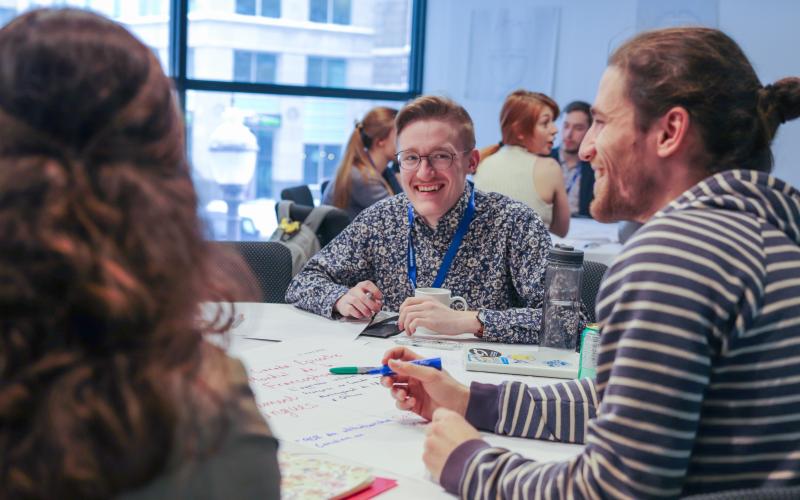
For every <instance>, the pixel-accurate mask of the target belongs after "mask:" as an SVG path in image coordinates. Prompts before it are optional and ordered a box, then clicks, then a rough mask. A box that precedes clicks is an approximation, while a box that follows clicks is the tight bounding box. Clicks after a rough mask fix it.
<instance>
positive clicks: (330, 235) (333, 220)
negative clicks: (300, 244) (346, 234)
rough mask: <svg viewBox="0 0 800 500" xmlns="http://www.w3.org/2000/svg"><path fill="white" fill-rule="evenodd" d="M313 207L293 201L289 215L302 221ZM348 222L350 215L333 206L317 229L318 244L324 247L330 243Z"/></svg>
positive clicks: (276, 210)
mask: <svg viewBox="0 0 800 500" xmlns="http://www.w3.org/2000/svg"><path fill="white" fill-rule="evenodd" d="M313 209H314V207H311V206H307V205H298V204H297V203H295V204H294V205H292V206H291V208H289V217H291V219H292V220H296V221H300V222H303V221H304V220H306V217H308V214H310V213H311V211H312V210H313ZM277 213H278V204H277V203H276V204H275V214H276V215H277ZM279 222H280V221H279ZM348 224H350V216H349V215H347V212H345V211H344V210H342V209H340V208H336V207H333V208H332V209H331V211H330V212H328V215H326V216H325V219H324V220H323V221H322V224H320V226H319V230H318V231H317V238H319V244H320V246H322V247H324V246H325V245H327V244H328V243H330V242H331V240H333V239H334V238H336V236H337V235H338V234H339V233H341V232H342V230H343V229H344V228H346V227H347V225H348Z"/></svg>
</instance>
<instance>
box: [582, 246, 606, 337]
mask: <svg viewBox="0 0 800 500" xmlns="http://www.w3.org/2000/svg"><path fill="white" fill-rule="evenodd" d="M606 269H608V266H607V265H605V264H602V263H600V262H594V261H591V260H584V261H583V286H582V289H581V300H582V301H583V305H584V306H586V310H587V311H588V313H589V321H590V322H592V323H594V322H595V321H597V318H596V317H595V314H594V306H595V303H596V302H597V292H598V290H600V283H602V281H603V276H604V275H605V274H606Z"/></svg>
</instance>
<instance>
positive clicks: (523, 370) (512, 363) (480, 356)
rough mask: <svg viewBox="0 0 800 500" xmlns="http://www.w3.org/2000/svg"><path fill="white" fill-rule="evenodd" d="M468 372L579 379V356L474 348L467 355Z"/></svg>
mask: <svg viewBox="0 0 800 500" xmlns="http://www.w3.org/2000/svg"><path fill="white" fill-rule="evenodd" d="M465 364H466V368H467V370H470V371H477V372H497V373H512V374H516V375H532V376H535V377H553V378H577V377H578V367H579V366H580V358H579V355H578V353H577V352H575V351H570V350H567V349H549V348H547V347H530V346H529V347H522V346H520V347H516V346H497V347H494V346H493V347H492V348H489V347H470V348H469V349H467V350H466V352H465Z"/></svg>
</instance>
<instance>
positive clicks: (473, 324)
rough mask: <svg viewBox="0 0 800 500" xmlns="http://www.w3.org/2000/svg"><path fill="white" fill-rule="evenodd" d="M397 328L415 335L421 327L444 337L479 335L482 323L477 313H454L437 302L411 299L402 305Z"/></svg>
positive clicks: (421, 298)
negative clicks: (468, 334) (463, 334)
mask: <svg viewBox="0 0 800 500" xmlns="http://www.w3.org/2000/svg"><path fill="white" fill-rule="evenodd" d="M397 326H399V327H400V328H404V329H405V331H406V333H407V334H408V335H413V334H414V332H416V331H417V328H419V327H420V326H422V327H425V328H427V329H429V330H433V331H434V332H436V333H441V334H444V335H458V334H459V333H477V332H478V331H479V330H480V327H481V323H480V321H478V312H477V311H454V310H452V309H450V308H449V307H447V306H446V305H444V304H442V303H441V302H436V301H435V300H431V299H427V298H424V297H409V298H407V299H406V300H404V301H403V303H402V304H400V317H399V318H398V320H397Z"/></svg>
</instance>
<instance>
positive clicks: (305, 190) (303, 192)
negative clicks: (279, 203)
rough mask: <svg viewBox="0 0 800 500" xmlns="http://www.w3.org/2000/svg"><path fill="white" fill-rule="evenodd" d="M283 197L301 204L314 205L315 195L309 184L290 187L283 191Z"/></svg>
mask: <svg viewBox="0 0 800 500" xmlns="http://www.w3.org/2000/svg"><path fill="white" fill-rule="evenodd" d="M281 199H282V200H289V201H293V202H295V203H297V204H299V205H306V206H309V207H313V206H314V196H312V195H311V189H309V187H308V185H307V184H303V185H302V186H294V187H288V188H286V189H284V190H283V191H281Z"/></svg>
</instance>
